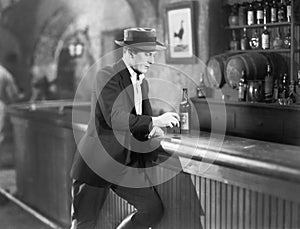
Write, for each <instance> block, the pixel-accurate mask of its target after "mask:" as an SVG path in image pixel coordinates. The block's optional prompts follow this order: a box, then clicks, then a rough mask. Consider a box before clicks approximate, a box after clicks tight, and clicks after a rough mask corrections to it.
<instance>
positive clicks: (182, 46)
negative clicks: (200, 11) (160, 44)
mask: <svg viewBox="0 0 300 229" xmlns="http://www.w3.org/2000/svg"><path fill="white" fill-rule="evenodd" d="M196 21H197V15H196V7H195V2H194V1H192V2H177V3H172V4H170V5H167V6H166V10H165V16H164V24H165V43H166V44H167V53H166V54H167V55H166V62H167V63H174V64H185V63H195V62H196V60H197V58H196V57H195V55H197V53H196V36H197V34H196Z"/></svg>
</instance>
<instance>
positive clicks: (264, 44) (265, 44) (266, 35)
mask: <svg viewBox="0 0 300 229" xmlns="http://www.w3.org/2000/svg"><path fill="white" fill-rule="evenodd" d="M261 48H262V49H270V32H269V31H268V30H267V26H264V31H263V32H262V34H261Z"/></svg>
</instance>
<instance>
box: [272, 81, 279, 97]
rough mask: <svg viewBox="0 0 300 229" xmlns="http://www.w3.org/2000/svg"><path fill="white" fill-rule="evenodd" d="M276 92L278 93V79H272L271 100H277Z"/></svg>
mask: <svg viewBox="0 0 300 229" xmlns="http://www.w3.org/2000/svg"><path fill="white" fill-rule="evenodd" d="M278 93H279V88H278V80H275V81H274V86H273V100H274V102H276V101H277V100H278Z"/></svg>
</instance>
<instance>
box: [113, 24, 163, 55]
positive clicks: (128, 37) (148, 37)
mask: <svg viewBox="0 0 300 229" xmlns="http://www.w3.org/2000/svg"><path fill="white" fill-rule="evenodd" d="M115 43H116V44H117V45H119V46H123V47H124V46H129V47H130V48H133V49H136V50H140V51H146V52H147V51H148V52H151V51H160V50H164V49H166V47H165V46H164V45H163V44H162V43H160V42H158V41H157V40H156V30H155V29H152V28H129V29H125V30H124V40H115Z"/></svg>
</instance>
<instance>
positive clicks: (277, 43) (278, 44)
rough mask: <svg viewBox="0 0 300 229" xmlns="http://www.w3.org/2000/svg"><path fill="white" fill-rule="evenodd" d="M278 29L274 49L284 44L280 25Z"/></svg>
mask: <svg viewBox="0 0 300 229" xmlns="http://www.w3.org/2000/svg"><path fill="white" fill-rule="evenodd" d="M276 31H277V32H276V37H275V38H274V40H273V48H274V49H281V48H282V46H283V40H282V38H281V34H280V30H279V28H278V27H277V28H276Z"/></svg>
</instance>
